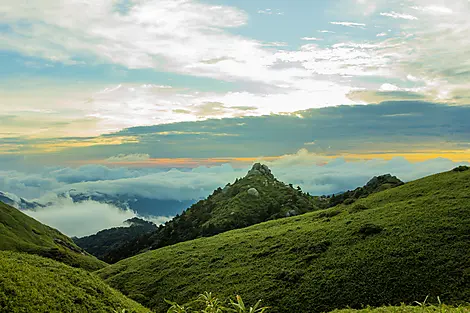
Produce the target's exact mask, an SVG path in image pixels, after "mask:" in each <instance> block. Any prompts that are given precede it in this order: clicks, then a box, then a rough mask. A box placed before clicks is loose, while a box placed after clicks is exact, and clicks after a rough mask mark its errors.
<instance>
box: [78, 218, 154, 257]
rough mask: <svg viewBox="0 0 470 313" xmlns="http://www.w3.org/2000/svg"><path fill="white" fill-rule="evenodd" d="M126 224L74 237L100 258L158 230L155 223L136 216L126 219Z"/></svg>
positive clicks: (83, 246) (84, 247) (79, 243)
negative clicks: (125, 225) (93, 233)
mask: <svg viewBox="0 0 470 313" xmlns="http://www.w3.org/2000/svg"><path fill="white" fill-rule="evenodd" d="M124 224H128V226H127V227H114V228H110V229H105V230H102V231H100V232H98V233H96V234H95V235H91V236H86V237H82V238H72V239H73V241H74V242H75V243H76V244H77V245H78V246H79V247H81V248H83V249H85V251H87V252H88V253H90V254H92V255H94V256H96V257H97V258H98V259H103V258H104V256H105V255H106V254H107V253H108V252H109V251H112V250H116V249H118V248H119V247H120V246H122V245H124V244H127V243H129V242H130V241H132V240H134V239H136V238H138V237H140V236H142V235H145V234H147V233H150V232H152V231H155V230H157V226H155V224H154V223H152V222H148V221H145V220H142V219H139V218H136V217H134V218H132V219H129V220H127V221H125V222H124Z"/></svg>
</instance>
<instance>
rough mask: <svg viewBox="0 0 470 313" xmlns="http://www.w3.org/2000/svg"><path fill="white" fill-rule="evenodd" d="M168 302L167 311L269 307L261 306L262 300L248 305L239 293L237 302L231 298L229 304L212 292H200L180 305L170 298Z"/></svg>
mask: <svg viewBox="0 0 470 313" xmlns="http://www.w3.org/2000/svg"><path fill="white" fill-rule="evenodd" d="M166 302H167V303H168V304H170V305H171V307H170V308H169V309H168V311H167V313H190V312H191V313H222V312H234V313H264V312H266V311H267V310H268V307H261V300H259V301H258V302H256V304H255V305H254V306H247V305H246V304H245V303H244V302H243V299H242V297H241V296H238V295H237V297H236V302H235V301H233V300H232V299H230V304H229V305H228V304H225V303H224V302H223V301H221V300H220V299H218V298H217V297H215V296H213V295H212V293H211V292H205V293H204V294H200V295H199V297H198V298H197V299H196V300H194V301H192V302H190V303H187V304H185V305H179V304H177V303H176V302H171V301H168V300H166Z"/></svg>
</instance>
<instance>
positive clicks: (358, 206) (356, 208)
mask: <svg viewBox="0 0 470 313" xmlns="http://www.w3.org/2000/svg"><path fill="white" fill-rule="evenodd" d="M368 209H369V208H368V207H367V206H365V205H363V204H356V205H355V206H353V207H352V208H351V209H350V210H349V212H350V213H357V212H361V211H365V210H368Z"/></svg>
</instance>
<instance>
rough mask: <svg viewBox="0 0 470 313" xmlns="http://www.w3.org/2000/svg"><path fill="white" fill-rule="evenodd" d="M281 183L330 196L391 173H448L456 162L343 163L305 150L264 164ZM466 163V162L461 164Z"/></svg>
mask: <svg viewBox="0 0 470 313" xmlns="http://www.w3.org/2000/svg"><path fill="white" fill-rule="evenodd" d="M268 164H269V166H271V168H272V171H273V173H274V174H275V175H276V177H278V178H279V179H280V180H281V181H285V182H290V183H293V184H294V185H299V186H301V187H302V189H303V190H304V191H306V192H307V191H308V192H310V193H311V194H314V195H321V194H332V193H335V192H338V191H339V190H341V191H346V190H350V189H354V188H356V187H358V186H362V185H364V184H365V183H366V182H367V181H369V179H370V178H372V177H373V176H377V175H382V174H386V173H391V174H392V175H396V176H398V177H399V178H400V179H402V180H404V181H410V180H414V179H418V178H421V177H423V176H427V175H431V174H434V173H437V172H443V171H448V170H450V169H452V168H454V167H455V166H457V165H458V164H460V163H456V162H452V161H450V160H446V159H439V158H437V159H431V160H427V161H424V162H417V163H410V162H409V161H407V160H405V159H404V158H402V157H395V158H392V159H391V160H388V161H387V160H383V159H380V158H377V159H372V160H358V161H355V162H354V161H353V162H351V161H350V162H347V161H346V160H345V159H343V158H337V159H325V158H324V157H322V156H318V155H316V154H313V153H309V152H308V151H307V150H300V151H299V152H298V153H297V154H294V155H290V156H284V157H283V158H281V159H279V160H276V161H272V162H268ZM465 164H468V162H465Z"/></svg>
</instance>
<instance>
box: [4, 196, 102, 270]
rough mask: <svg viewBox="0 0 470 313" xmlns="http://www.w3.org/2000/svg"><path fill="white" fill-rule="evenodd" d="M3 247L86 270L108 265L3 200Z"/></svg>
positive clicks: (56, 231)
mask: <svg viewBox="0 0 470 313" xmlns="http://www.w3.org/2000/svg"><path fill="white" fill-rule="evenodd" d="M0 250H11V251H18V252H27V253H31V254H37V255H41V256H44V257H48V258H51V259H54V260H57V261H61V262H63V263H66V264H68V265H71V266H74V267H81V268H84V269H87V270H97V269H99V268H102V267H104V266H105V265H106V263H104V262H102V261H100V260H98V259H96V258H95V257H94V256H91V255H89V254H88V253H86V252H85V251H84V250H83V249H81V248H79V247H78V246H77V245H76V244H75V243H74V242H73V241H72V240H71V239H70V238H69V237H67V236H65V235H64V234H62V233H60V232H59V231H58V230H56V229H53V228H51V227H49V226H46V225H44V224H41V223H40V222H38V221H36V220H35V219H33V218H31V217H29V216H27V215H26V214H24V213H22V212H21V211H19V210H18V209H15V208H14V207H11V206H9V205H7V204H5V203H3V202H0Z"/></svg>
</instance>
